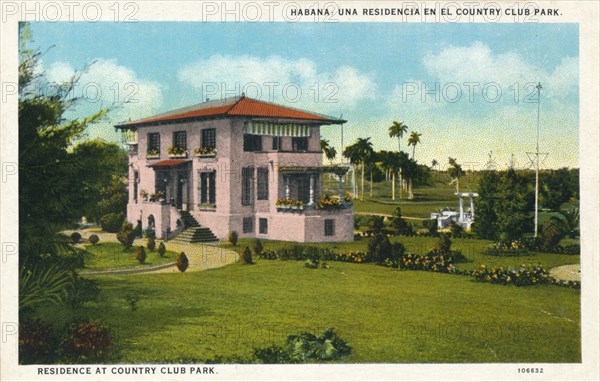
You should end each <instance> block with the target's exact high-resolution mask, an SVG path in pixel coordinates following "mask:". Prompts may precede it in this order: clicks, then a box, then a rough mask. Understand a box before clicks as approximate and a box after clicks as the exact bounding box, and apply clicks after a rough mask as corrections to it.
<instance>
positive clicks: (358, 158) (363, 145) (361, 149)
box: [342, 138, 374, 200]
mask: <svg viewBox="0 0 600 382" xmlns="http://www.w3.org/2000/svg"><path fill="white" fill-rule="evenodd" d="M370 139H371V138H358V139H357V140H356V142H354V144H353V145H351V146H347V147H346V148H345V149H344V152H343V153H342V154H343V155H344V156H345V157H346V158H348V159H349V160H350V163H352V164H360V165H361V181H360V182H361V184H360V188H361V199H362V200H365V164H366V163H370V162H371V160H372V159H373V153H374V151H373V143H371V142H370Z"/></svg>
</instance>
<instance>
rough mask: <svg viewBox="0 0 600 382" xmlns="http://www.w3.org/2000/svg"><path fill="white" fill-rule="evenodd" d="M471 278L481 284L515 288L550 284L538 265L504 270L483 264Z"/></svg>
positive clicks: (543, 270) (548, 278) (548, 277)
mask: <svg viewBox="0 0 600 382" xmlns="http://www.w3.org/2000/svg"><path fill="white" fill-rule="evenodd" d="M473 277H474V278H475V280H477V281H481V282H490V283H492V284H503V285H508V284H512V285H516V286H526V285H538V284H549V283H551V282H552V278H551V277H550V275H549V274H548V272H546V270H545V269H544V268H542V267H541V266H539V265H536V266H533V267H532V266H525V265H521V266H520V267H519V268H518V269H514V268H506V269H505V268H502V267H500V268H488V267H487V266H486V265H485V264H482V265H480V266H479V268H478V269H477V270H476V271H475V272H473Z"/></svg>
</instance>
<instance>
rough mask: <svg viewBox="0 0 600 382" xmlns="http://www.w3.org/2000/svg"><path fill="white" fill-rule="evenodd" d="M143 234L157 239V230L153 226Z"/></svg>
mask: <svg viewBox="0 0 600 382" xmlns="http://www.w3.org/2000/svg"><path fill="white" fill-rule="evenodd" d="M143 236H144V237H146V238H153V239H156V231H154V229H153V228H150V227H147V228H145V229H144V231H143Z"/></svg>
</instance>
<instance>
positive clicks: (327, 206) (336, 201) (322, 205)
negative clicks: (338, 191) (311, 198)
mask: <svg viewBox="0 0 600 382" xmlns="http://www.w3.org/2000/svg"><path fill="white" fill-rule="evenodd" d="M317 208H318V209H320V210H338V209H340V208H342V202H341V201H340V197H339V196H331V195H329V194H325V195H324V196H323V197H322V198H321V200H319V203H317Z"/></svg>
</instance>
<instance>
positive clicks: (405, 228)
mask: <svg viewBox="0 0 600 382" xmlns="http://www.w3.org/2000/svg"><path fill="white" fill-rule="evenodd" d="M392 229H393V230H394V233H395V234H396V235H404V236H410V235H412V234H413V227H412V224H410V223H407V222H406V220H404V218H402V217H400V216H394V217H393V218H392Z"/></svg>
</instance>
